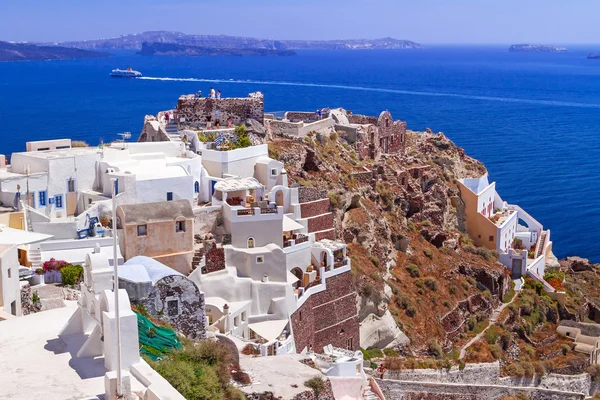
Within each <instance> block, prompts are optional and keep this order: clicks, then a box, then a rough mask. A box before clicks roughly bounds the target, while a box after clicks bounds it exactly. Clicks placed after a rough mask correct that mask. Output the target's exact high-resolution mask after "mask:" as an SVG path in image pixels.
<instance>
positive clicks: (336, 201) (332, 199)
mask: <svg viewBox="0 0 600 400" xmlns="http://www.w3.org/2000/svg"><path fill="white" fill-rule="evenodd" d="M327 197H329V203H330V204H331V207H332V208H333V209H338V208H341V206H342V198H341V197H340V195H339V194H337V192H329V194H328V195H327Z"/></svg>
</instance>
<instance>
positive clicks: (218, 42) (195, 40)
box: [43, 31, 423, 51]
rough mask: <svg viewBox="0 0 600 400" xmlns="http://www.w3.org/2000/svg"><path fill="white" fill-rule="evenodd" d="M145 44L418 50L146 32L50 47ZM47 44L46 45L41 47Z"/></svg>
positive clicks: (402, 43)
mask: <svg viewBox="0 0 600 400" xmlns="http://www.w3.org/2000/svg"><path fill="white" fill-rule="evenodd" d="M144 43H152V44H174V45H182V46H198V47H205V48H213V49H267V50H278V51H279V50H300V49H302V50H304V49H307V50H308V49H319V50H342V49H349V50H367V49H421V48H423V46H422V45H421V44H419V43H416V42H412V41H410V40H399V39H394V38H389V37H388V38H381V39H343V40H272V39H258V38H252V37H242V36H226V35H188V34H185V33H183V32H172V31H149V32H142V33H135V34H129V35H124V36H120V37H116V38H106V39H94V40H83V41H69V42H56V43H52V45H56V46H64V47H74V48H80V49H88V50H98V49H99V50H138V51H142V50H143V44H144ZM43 44H46V45H47V44H48V43H43Z"/></svg>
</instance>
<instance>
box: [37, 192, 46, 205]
mask: <svg viewBox="0 0 600 400" xmlns="http://www.w3.org/2000/svg"><path fill="white" fill-rule="evenodd" d="M47 194H48V193H47V192H46V191H45V190H40V191H39V192H38V200H39V201H38V204H39V205H40V207H42V206H45V205H46V198H47V197H48V196H47Z"/></svg>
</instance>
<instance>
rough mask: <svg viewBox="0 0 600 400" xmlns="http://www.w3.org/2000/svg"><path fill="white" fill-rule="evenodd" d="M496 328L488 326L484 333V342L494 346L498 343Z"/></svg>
mask: <svg viewBox="0 0 600 400" xmlns="http://www.w3.org/2000/svg"><path fill="white" fill-rule="evenodd" d="M498 337H499V335H498V327H497V326H490V327H489V328H488V330H487V331H485V340H486V341H487V342H488V343H489V344H496V342H498Z"/></svg>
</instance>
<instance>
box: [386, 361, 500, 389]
mask: <svg viewBox="0 0 600 400" xmlns="http://www.w3.org/2000/svg"><path fill="white" fill-rule="evenodd" d="M385 378H386V379H392V380H399V381H413V382H444V383H462V384H469V383H473V384H477V383H486V384H493V385H495V384H498V383H499V382H500V364H499V363H497V362H495V363H482V364H467V365H466V366H465V368H464V370H462V371H461V370H460V369H459V368H458V367H452V368H450V369H449V370H446V369H440V370H438V369H413V370H402V371H393V370H392V371H387V372H386V374H385Z"/></svg>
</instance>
